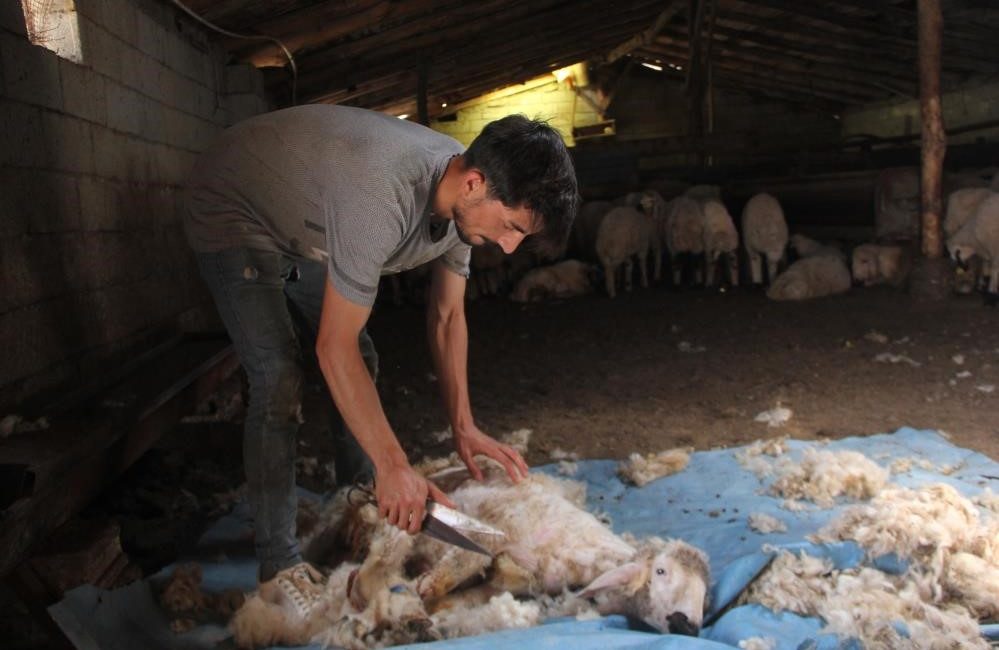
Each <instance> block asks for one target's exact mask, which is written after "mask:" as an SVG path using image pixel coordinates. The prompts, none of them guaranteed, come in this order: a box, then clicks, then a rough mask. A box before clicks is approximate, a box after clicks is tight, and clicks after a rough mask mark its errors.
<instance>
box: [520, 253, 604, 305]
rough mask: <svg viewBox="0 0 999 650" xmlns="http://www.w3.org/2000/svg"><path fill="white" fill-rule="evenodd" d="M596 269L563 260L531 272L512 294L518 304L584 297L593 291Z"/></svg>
mask: <svg viewBox="0 0 999 650" xmlns="http://www.w3.org/2000/svg"><path fill="white" fill-rule="evenodd" d="M595 270H596V269H595V268H594V267H593V266H592V265H590V264H587V263H585V262H580V261H579V260H563V261H561V262H558V263H556V264H551V265H549V266H541V267H538V268H536V269H531V270H530V271H528V272H527V273H525V274H524V276H523V277H522V278H520V281H519V282H517V286H516V287H514V289H513V291H512V292H511V293H510V300H512V301H514V302H540V301H543V300H549V299H556V298H570V297H572V296H582V295H585V294H587V293H589V292H590V291H592V290H593V286H592V284H591V280H590V278H591V277H592V275H593V273H594V271H595Z"/></svg>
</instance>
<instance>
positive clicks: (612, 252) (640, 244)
mask: <svg viewBox="0 0 999 650" xmlns="http://www.w3.org/2000/svg"><path fill="white" fill-rule="evenodd" d="M596 249H597V257H598V258H599V259H600V263H601V264H602V265H603V268H604V281H605V282H606V284H607V295H609V296H610V297H611V298H613V297H614V295H615V286H616V283H615V271H616V269H617V268H618V267H619V266H622V265H623V266H624V289H625V291H631V272H632V265H633V262H632V258H633V257H636V256H637V257H638V269H639V272H640V274H641V279H642V287H648V286H649V276H648V272H647V263H648V256H649V251H650V250H651V251H653V252H654V253H658V252H659V242H658V239H657V238H656V237H655V232H654V230H653V223H652V219H650V218H649V217H647V216H646V215H644V214H642V213H641V212H639V211H638V210H636V209H634V208H629V207H626V206H621V207H617V208H614V209H613V210H611V211H610V212H609V213H607V216H606V217H604V219H603V221H601V222H600V227H599V228H598V229H597V245H596Z"/></svg>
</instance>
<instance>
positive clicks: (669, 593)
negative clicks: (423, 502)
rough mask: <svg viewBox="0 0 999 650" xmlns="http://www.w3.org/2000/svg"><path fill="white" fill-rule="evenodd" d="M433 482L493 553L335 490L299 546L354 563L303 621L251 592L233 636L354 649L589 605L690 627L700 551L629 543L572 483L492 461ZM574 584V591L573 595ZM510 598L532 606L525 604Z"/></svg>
mask: <svg viewBox="0 0 999 650" xmlns="http://www.w3.org/2000/svg"><path fill="white" fill-rule="evenodd" d="M431 478H432V479H433V480H434V481H435V482H436V483H437V484H438V485H439V486H441V487H442V489H444V490H445V491H446V492H448V494H449V496H450V497H451V499H452V500H453V501H454V502H455V503H456V504H457V505H458V507H459V509H460V510H461V511H463V512H465V513H466V514H469V515H471V516H473V517H476V518H477V519H479V520H481V521H483V522H485V523H487V524H489V525H491V526H493V527H495V528H498V529H499V530H501V531H503V532H504V533H505V536H504V537H503V538H495V537H491V536H488V535H475V534H474V533H471V534H470V536H472V537H474V538H475V540H476V541H477V542H478V543H480V544H482V545H483V546H485V547H487V548H488V549H489V550H490V551H491V552H492V554H493V557H492V558H489V557H487V556H484V555H480V554H476V553H473V552H471V551H467V550H465V549H461V548H458V547H454V546H448V545H445V544H443V543H442V542H439V541H437V540H435V539H432V538H429V537H427V536H425V535H417V536H410V535H408V534H406V533H404V532H402V531H399V530H398V529H396V528H394V527H391V526H389V525H388V524H386V523H385V522H384V521H383V520H381V519H380V518H379V517H378V516H377V508H376V507H375V506H374V505H373V504H372V503H370V502H369V501H367V500H357V499H356V496H355V498H353V500H352V498H351V494H350V493H349V492H348V491H342V492H341V493H339V494H338V495H337V497H336V498H335V499H334V500H333V502H332V503H331V505H330V507H329V509H328V510H327V511H326V513H324V522H325V526H324V527H323V528H324V530H323V532H321V533H319V534H317V535H315V536H314V537H313V538H312V541H311V542H310V543H309V545H308V547H307V551H306V553H307V556H310V557H313V558H314V561H316V562H319V561H321V558H322V557H324V556H327V555H328V554H329V553H330V552H331V551H332V550H333V549H335V548H338V547H342V545H344V544H346V545H347V546H349V547H350V548H352V549H353V551H354V552H355V553H356V558H357V559H358V560H360V564H359V565H358V564H353V563H350V562H346V563H344V564H342V565H341V566H340V567H338V568H337V569H336V570H335V571H334V572H333V573H332V574H331V575H330V578H329V582H328V586H327V589H326V596H325V598H324V599H323V601H322V602H320V603H315V604H313V605H312V606H310V607H309V608H308V612H307V615H306V617H305V619H306V620H304V621H303V620H301V619H298V620H297V621H292V620H290V619H289V618H288V617H287V616H284V617H282V616H281V615H280V610H281V608H279V607H276V606H273V605H267V604H265V603H262V602H260V600H259V598H251V599H250V600H249V601H248V604H247V605H246V606H244V610H246V612H245V613H244V611H243V610H241V611H240V612H239V613H237V615H236V617H235V618H234V621H233V629H234V631H235V636H236V640H237V642H238V643H239V644H240V645H241V646H242V647H257V646H260V645H263V644H267V643H303V642H307V641H310V640H311V641H312V642H323V643H335V644H339V645H343V646H345V647H348V648H361V647H364V646H365V644H371V643H378V644H381V645H390V644H395V643H402V642H411V641H418V640H430V639H436V638H443V637H446V636H456V635H459V634H467V633H471V632H473V631H474V632H482V631H487V629H483V628H482V627H480V628H478V629H477V630H471V629H469V626H468V625H467V623H468V621H474V620H484V621H485V620H488V621H491V622H490V623H488V624H486V628H488V629H499V628H502V627H512V626H516V625H524V624H533V623H536V622H538V617H539V613H540V612H543V613H544V614H546V615H565V614H584V613H586V612H591V613H592V612H593V611H594V609H595V610H596V612H599V613H601V614H611V613H618V614H624V615H627V616H630V617H633V618H636V619H639V620H641V621H643V622H645V623H646V624H647V625H650V626H651V627H653V628H655V629H657V630H659V631H661V632H673V633H681V634H693V635H696V634H697V632H698V630H699V628H700V625H701V622H702V619H703V612H704V607H705V605H706V598H707V586H708V582H709V570H708V561H707V557H706V555H705V554H704V553H703V552H702V551H700V550H698V549H696V548H694V547H692V546H690V545H688V544H686V543H684V542H682V541H679V540H670V541H664V540H660V539H657V538H652V539H649V540H644V541H642V542H639V543H632V542H631V541H629V540H627V539H625V538H623V537H620V536H618V535H616V534H614V533H613V532H612V531H611V530H610V529H609V528H608V527H607V526H606V525H605V524H603V523H601V522H600V521H599V520H598V519H597V518H596V517H594V516H593V515H592V514H590V513H588V512H587V511H585V510H584V509H583V508H582V507H581V506H580V505H579V504H580V503H581V502H582V498H583V494H584V491H585V487H584V486H582V484H579V483H576V482H575V481H568V480H564V479H556V478H552V477H549V476H546V475H543V474H532V475H530V476H529V477H528V478H527V479H525V480H524V481H522V482H521V483H519V484H518V485H513V484H511V483H510V481H509V479H508V478H507V477H506V475H505V473H503V471H502V470H501V469H499V468H497V467H488V468H486V479H485V481H483V482H481V483H480V482H476V481H472V480H470V479H469V475H468V472H467V470H465V469H464V468H449V469H445V470H443V471H440V472H437V473H436V474H434V475H432V476H431ZM579 588H582V591H580V592H579V593H578V594H572V593H570V592H569V591H568V590H571V589H579ZM511 595H512V596H517V597H519V598H521V599H523V598H533V599H535V601H536V602H537V604H536V605H534V606H533V609H528V608H527V606H526V605H519V604H518V603H517V602H516V601H512V600H511V599H510V596H511ZM590 601H592V603H593V604H590ZM528 602H530V601H528ZM274 610H277V612H275V611H274ZM497 610H499V611H501V612H505V613H503V614H501V615H497V613H496V612H497ZM456 612H468V614H467V615H466V616H456V615H455V613H456ZM497 616H499V619H500V620H497ZM457 619H464V620H465V625H457V624H456V620H457ZM303 630H305V631H306V632H307V633H308V635H309V636H308V638H303V636H304V635H303Z"/></svg>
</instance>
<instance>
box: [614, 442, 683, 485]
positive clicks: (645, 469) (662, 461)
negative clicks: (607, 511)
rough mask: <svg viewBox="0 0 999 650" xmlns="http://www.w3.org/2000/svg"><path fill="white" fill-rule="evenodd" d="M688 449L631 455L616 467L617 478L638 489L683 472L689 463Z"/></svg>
mask: <svg viewBox="0 0 999 650" xmlns="http://www.w3.org/2000/svg"><path fill="white" fill-rule="evenodd" d="M690 451H691V450H690V448H689V447H686V448H676V449H667V450H666V451H660V452H658V453H650V454H646V455H644V456H643V455H641V454H638V453H633V454H631V455H630V456H628V460H627V461H624V462H622V463H620V464H619V465H618V467H617V473H618V476H620V477H621V478H622V479H624V480H625V481H628V482H629V483H633V484H634V485H637V486H639V487H642V486H643V485H646V484H648V483H651V482H652V481H654V480H656V479H657V478H662V477H664V476H669V475H670V474H676V473H677V472H680V471H683V470H684V469H685V468H686V467H687V464H688V463H689V462H690Z"/></svg>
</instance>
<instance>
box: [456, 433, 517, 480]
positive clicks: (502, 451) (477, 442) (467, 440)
mask: <svg viewBox="0 0 999 650" xmlns="http://www.w3.org/2000/svg"><path fill="white" fill-rule="evenodd" d="M454 441H455V446H456V447H457V448H458V456H460V457H461V460H463V461H464V462H465V465H466V466H467V467H468V471H469V472H471V474H472V477H473V478H474V479H475V480H477V481H481V480H482V478H483V477H482V469H481V468H480V467H479V466H478V465H477V464H476V463H475V456H477V455H480V454H481V455H482V456H486V457H487V458H492V459H493V460H495V461H496V462H497V463H499V464H500V465H502V466H503V468H504V469H505V470H506V473H507V474H509V475H510V480H511V481H513V482H514V483H519V482H520V481H521V480H522V479H524V478H525V477H526V476H527V463H526V462H525V461H524V459H523V457H522V456H521V455H520V452H518V451H517V450H516V449H514V448H513V447H511V446H510V445H505V444H503V443H501V442H499V441H498V440H496V439H494V438H491V437H490V436H488V435H486V434H485V433H484V432H483V431H482V430H481V429H479V428H478V427H476V426H472V427H470V428H467V429H465V430H463V431H461V432H460V433H459V432H458V431H455V432H454Z"/></svg>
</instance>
